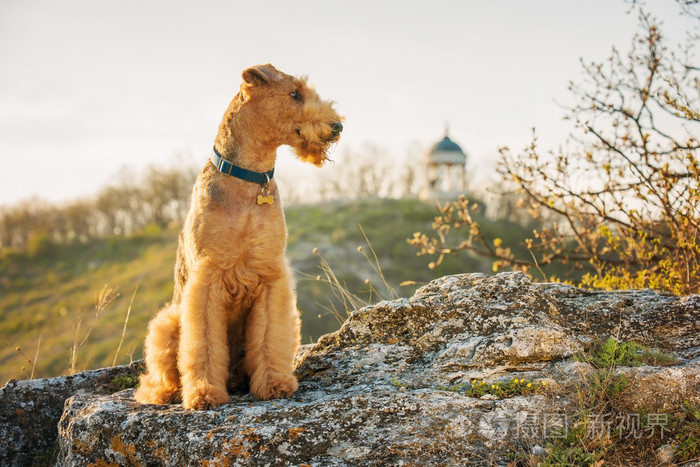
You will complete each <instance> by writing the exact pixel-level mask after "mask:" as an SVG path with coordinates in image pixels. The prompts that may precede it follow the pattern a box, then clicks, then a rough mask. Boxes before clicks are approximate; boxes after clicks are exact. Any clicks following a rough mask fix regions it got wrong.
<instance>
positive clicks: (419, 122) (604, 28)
mask: <svg viewBox="0 0 700 467" xmlns="http://www.w3.org/2000/svg"><path fill="white" fill-rule="evenodd" d="M645 4H646V7H647V9H648V10H649V11H651V12H652V13H654V14H655V15H656V16H657V17H658V18H660V19H661V20H662V21H663V27H662V32H664V33H666V36H667V37H668V39H669V41H670V42H671V43H676V42H679V41H681V40H682V39H683V38H684V31H686V30H688V29H689V27H690V23H689V20H688V19H686V18H684V17H681V16H679V14H678V8H677V6H676V3H675V2H673V1H672V0H647V1H646V2H645ZM629 11H630V4H629V3H626V2H625V1H623V0H586V1H582V0H576V1H573V0H527V1H526V0H491V1H485V0H483V1H478V0H455V1H447V0H431V1H426V0H421V1H415V0H401V1H383V0H368V1H367V0H352V1H343V2H340V1H334V0H314V1H304V0H299V1H281V0H280V1H265V0H260V1H254V2H253V1H238V0H229V1H223V0H198V1H184V0H167V1H162V0H157V1H156V0H99V1H95V0H61V1H56V0H0V206H2V205H9V204H12V203H16V202H18V201H19V200H24V199H28V198H32V197H39V198H41V199H44V200H48V201H52V202H64V201H69V200H74V199H77V198H79V197H86V196H90V195H91V194H93V193H96V192H97V191H98V190H99V189H100V188H101V187H103V186H105V185H106V184H109V183H114V182H115V180H118V179H119V177H120V175H119V174H120V173H123V172H124V169H125V168H128V169H129V173H138V171H139V170H143V169H144V168H145V167H147V166H151V165H157V166H164V167H165V166H172V165H187V166H202V165H203V164H204V163H206V160H207V157H208V156H209V154H210V151H211V146H212V144H213V141H214V137H215V135H216V131H217V129H218V126H219V123H220V120H221V117H222V115H223V112H224V110H225V109H226V107H227V106H228V103H229V101H230V100H231V98H232V97H233V96H234V95H235V94H236V92H237V91H238V88H239V86H240V83H241V72H242V71H243V70H244V69H245V68H246V67H248V66H250V65H255V64H262V63H268V62H269V63H272V64H273V65H275V66H276V67H277V68H279V69H280V70H282V71H284V72H286V73H289V74H293V75H308V76H309V81H310V82H311V83H313V84H314V85H315V87H316V89H317V91H318V92H319V94H320V95H321V97H322V98H325V99H331V100H333V101H335V102H336V105H337V109H338V111H339V112H340V113H341V114H342V115H344V116H345V118H346V120H345V129H344V131H343V136H342V138H341V141H340V143H339V144H338V146H337V147H336V149H335V151H336V153H337V154H338V155H339V156H338V157H340V156H342V154H343V153H344V152H345V153H349V152H353V153H357V152H361V151H362V148H364V147H367V146H368V145H371V146H373V147H376V148H380V149H381V151H380V152H381V154H382V157H386V158H388V159H390V160H394V161H396V164H397V165H398V164H401V163H403V160H404V159H408V160H410V161H412V162H415V161H417V160H419V158H418V157H416V154H420V153H421V152H424V151H426V150H428V149H429V148H430V147H431V146H432V145H433V144H434V143H435V142H437V141H438V140H440V139H441V138H442V136H443V135H444V133H445V128H446V126H449V134H450V137H451V138H452V139H453V140H455V141H456V142H457V143H459V144H460V145H461V147H462V148H463V149H464V151H465V152H466V153H467V154H468V156H469V158H468V165H467V168H468V171H469V172H470V174H471V178H472V179H475V178H476V179H482V180H489V179H490V178H491V177H492V174H493V171H494V167H495V165H496V163H497V161H498V148H499V147H502V146H508V147H510V148H512V149H514V150H518V149H521V148H523V147H525V146H526V145H527V144H528V143H529V142H530V138H531V134H532V128H533V127H536V128H537V134H538V140H539V144H540V147H543V148H556V147H558V146H560V145H562V144H563V143H564V142H565V140H566V138H567V135H568V134H569V132H570V131H571V130H572V126H571V122H568V121H564V120H563V119H562V117H563V116H564V113H565V111H564V109H563V106H565V105H566V104H567V102H570V101H571V100H572V98H571V97H570V95H569V93H568V91H567V86H568V83H569V81H572V80H573V81H577V80H579V79H581V65H580V60H581V59H583V60H585V61H586V62H590V61H603V60H604V59H605V58H607V57H608V56H609V54H610V51H611V48H612V46H617V47H618V48H619V49H620V50H623V51H626V50H628V49H629V47H630V44H631V40H632V36H633V34H634V33H635V32H637V31H639V26H638V20H637V14H636V13H634V12H632V13H629ZM277 167H278V169H277V172H276V174H279V173H283V174H286V176H287V178H286V179H287V180H293V181H294V183H304V180H306V178H305V177H304V176H301V175H300V176H297V174H302V175H303V174H305V173H307V171H309V170H321V171H332V170H334V167H333V166H332V165H331V166H328V167H326V168H323V169H315V168H312V167H305V166H302V163H301V162H298V161H294V159H293V156H292V155H291V152H289V151H288V150H284V149H283V150H280V151H279V152H278V164H277ZM336 169H337V168H336ZM321 173H323V172H321ZM292 174H293V177H292V178H290V175H292ZM122 176H123V175H122ZM283 178H284V176H283ZM310 179H311V178H309V180H310Z"/></svg>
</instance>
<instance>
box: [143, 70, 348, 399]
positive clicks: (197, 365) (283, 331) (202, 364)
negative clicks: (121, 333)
mask: <svg viewBox="0 0 700 467" xmlns="http://www.w3.org/2000/svg"><path fill="white" fill-rule="evenodd" d="M342 120H343V118H342V117H341V116H339V115H338V114H337V113H336V112H335V110H334V109H333V106H332V104H331V103H330V102H326V101H322V100H321V99H320V98H319V96H318V94H316V92H315V91H314V89H313V88H312V87H311V86H309V85H308V84H307V83H306V79H305V78H295V77H293V76H290V75H287V74H285V73H282V72H280V71H278V70H277V69H275V68H274V67H273V66H272V65H270V64H267V65H260V66H254V67H250V68H248V69H246V70H245V71H244V72H243V84H242V85H241V88H240V91H239V93H238V94H237V95H236V97H234V99H233V101H231V104H230V105H229V106H228V109H227V110H226V113H225V114H224V118H223V121H222V122H221V126H220V127H219V132H218V134H217V136H216V141H215V144H214V153H213V154H212V160H211V162H208V163H207V164H206V166H205V167H204V169H203V170H202V172H201V173H200V174H199V177H198V178H197V181H196V183H195V185H194V189H193V191H192V206H191V207H190V211H189V213H188V215H187V219H186V220H185V225H184V228H183V230H182V232H181V233H180V240H179V245H178V251H177V261H176V263H175V291H174V294H173V300H172V302H171V303H169V304H168V305H166V306H165V308H163V309H162V310H161V311H160V312H159V313H158V314H157V315H156V316H155V317H154V318H153V320H151V323H150V324H149V326H148V334H147V336H146V344H145V359H146V367H147V372H146V374H144V375H142V376H141V383H140V386H139V387H138V389H137V390H136V393H135V398H136V400H137V401H138V402H140V403H150V404H166V403H169V402H171V401H174V400H177V399H178V398H180V397H181V400H182V405H183V407H184V408H187V409H205V408H212V407H216V406H218V405H220V404H222V403H224V402H227V401H228V392H227V388H228V389H229V390H234V389H237V388H240V387H241V386H242V385H244V384H245V383H246V381H248V382H249V386H250V391H251V392H252V393H253V395H255V397H257V398H259V399H270V398H276V397H285V396H289V395H291V394H292V393H293V392H294V391H296V389H297V380H296V378H295V376H294V374H293V372H294V355H295V352H296V349H297V346H298V345H299V327H300V323H299V312H298V310H297V308H296V296H295V291H294V286H293V281H292V274H291V271H290V269H289V265H288V263H287V260H286V259H285V257H284V250H285V246H286V242H287V230H286V227H285V223H284V214H283V212H282V204H281V203H280V198H279V192H278V190H277V185H276V184H275V181H274V180H273V179H272V176H273V172H274V166H275V159H276V150H277V148H278V147H279V146H280V145H283V144H286V145H289V146H291V147H293V148H294V150H295V152H296V155H297V156H298V157H299V158H300V159H301V160H304V161H307V162H311V163H312V164H315V165H317V166H321V165H322V164H323V163H324V162H325V161H326V160H328V156H327V151H328V149H329V146H330V145H331V144H333V143H334V142H336V141H337V140H338V138H339V137H340V132H341V131H342V129H343V125H342V123H341V121H342Z"/></svg>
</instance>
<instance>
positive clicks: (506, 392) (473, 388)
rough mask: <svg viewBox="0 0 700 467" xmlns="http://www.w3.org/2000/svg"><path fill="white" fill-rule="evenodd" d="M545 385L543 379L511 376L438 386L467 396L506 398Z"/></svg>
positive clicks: (533, 391)
mask: <svg viewBox="0 0 700 467" xmlns="http://www.w3.org/2000/svg"><path fill="white" fill-rule="evenodd" d="M546 386H547V383H546V382H544V381H534V380H531V379H529V380H526V379H524V378H521V379H518V378H513V379H511V380H509V381H493V382H487V381H484V380H482V381H478V380H472V381H471V382H469V383H466V384H456V385H452V386H438V389H440V390H441V391H450V392H459V393H462V394H464V395H465V396H468V397H476V398H481V397H484V396H486V395H490V396H493V397H495V398H498V399H506V398H509V397H515V396H529V395H532V394H536V393H537V392H539V391H541V390H543V389H544V388H545V387H546Z"/></svg>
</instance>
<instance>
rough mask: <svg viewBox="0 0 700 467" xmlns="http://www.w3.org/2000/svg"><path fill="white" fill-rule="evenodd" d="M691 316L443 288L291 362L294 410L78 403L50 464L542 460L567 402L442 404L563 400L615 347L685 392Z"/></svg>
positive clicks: (672, 309)
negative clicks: (514, 386) (649, 359)
mask: <svg viewBox="0 0 700 467" xmlns="http://www.w3.org/2000/svg"><path fill="white" fill-rule="evenodd" d="M698 311H700V298H699V297H698V296H691V297H681V298H679V297H672V296H666V295H659V294H656V293H653V292H651V291H622V292H592V291H587V290H581V289H577V288H574V287H570V286H566V285H562V284H551V283H533V282H531V281H530V280H529V279H528V278H527V277H526V276H525V275H523V274H520V273H503V274H498V275H496V276H486V275H483V274H464V275H458V276H446V277H443V278H441V279H438V280H435V281H433V282H431V283H430V284H428V285H426V286H424V287H422V288H420V289H419V290H418V291H417V292H416V293H415V294H414V296H413V297H411V298H408V299H405V298H404V299H399V300H395V301H384V302H381V303H378V304H376V305H372V306H368V307H365V308H362V309H359V310H355V311H353V312H352V313H350V316H349V318H348V319H347V321H346V322H345V323H344V324H343V326H342V327H341V329H340V330H339V331H337V332H335V333H333V334H329V335H327V336H324V337H323V338H321V339H320V340H319V342H318V343H316V344H315V345H311V346H304V347H303V348H302V349H300V352H299V354H298V366H297V375H298V378H299V390H298V391H297V392H296V393H295V394H294V395H293V396H292V397H290V398H288V399H280V400H273V401H257V400H255V399H254V398H253V397H252V396H251V395H249V394H242V393H241V394H233V395H231V397H230V400H229V402H228V403H227V404H224V405H222V406H220V407H218V408H216V409H214V410H209V411H199V412H197V411H194V412H193V411H185V410H183V409H182V407H181V406H180V405H177V404H173V405H169V406H155V405H139V404H137V403H135V402H134V400H133V390H131V389H127V390H123V391H119V392H116V393H114V394H101V395H100V394H90V393H78V394H73V395H72V397H70V398H68V400H67V401H66V403H65V409H64V410H63V415H62V417H61V420H60V423H59V425H58V441H59V447H60V453H59V458H58V463H59V464H60V465H88V464H117V465H301V464H311V465H324V466H326V465H329V466H332V465H398V464H401V463H404V464H430V465H441V464H443V465H459V464H470V465H478V464H497V465H498V464H504V463H505V462H506V461H507V459H508V456H509V453H512V452H515V451H522V449H523V446H544V441H545V437H547V436H550V435H551V434H552V430H553V429H556V428H557V427H561V426H562V425H564V424H565V423H566V413H567V410H568V408H570V405H571V404H572V402H573V401H572V400H571V399H569V398H568V397H566V395H562V394H556V395H554V393H548V392H543V391H539V392H534V391H533V392H531V393H528V394H527V395H515V396H514V397H507V398H499V397H495V396H493V394H488V395H485V396H484V397H481V398H477V397H469V396H467V395H465V393H464V392H463V391H459V390H452V389H451V388H460V387H466V386H468V385H470V384H472V382H473V381H476V380H478V381H488V382H489V383H491V382H494V383H495V382H497V381H511V380H513V379H515V378H520V379H527V380H528V381H539V382H546V383H547V385H548V386H547V387H552V386H554V387H556V386H557V385H565V384H566V383H567V381H573V380H574V379H575V378H580V375H581V374H582V373H585V372H586V371H589V370H590V365H588V364H586V363H585V362H579V361H575V360H574V359H572V358H571V357H572V356H573V355H575V354H577V353H578V352H580V351H582V350H584V349H586V348H588V347H590V346H591V345H592V344H593V343H594V342H600V341H605V340H606V339H607V338H609V337H611V336H612V337H616V338H619V339H624V340H635V341H637V342H639V343H640V344H645V345H649V346H654V347H659V348H662V349H664V350H666V351H668V352H672V353H673V354H674V355H675V356H677V358H678V360H677V361H676V362H675V364H674V366H673V367H669V368H663V369H662V368H654V367H640V368H630V369H625V371H628V372H632V373H634V374H636V375H637V376H638V377H639V378H657V379H659V378H660V379H659V380H660V381H661V380H664V378H667V377H668V375H674V377H675V378H679V379H680V380H683V379H686V380H689V381H690V380H693V378H698V373H700V364H699V359H700V358H699V357H700V351H699V349H700V314H699V313H698ZM655 375H660V376H655ZM630 377H634V375H630ZM650 381H651V380H650ZM1 397H2V396H1V395H0V398H1ZM548 430H549V431H548Z"/></svg>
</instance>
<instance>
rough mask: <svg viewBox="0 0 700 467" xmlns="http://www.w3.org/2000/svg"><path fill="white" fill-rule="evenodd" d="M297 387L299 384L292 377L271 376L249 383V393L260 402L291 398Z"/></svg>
mask: <svg viewBox="0 0 700 467" xmlns="http://www.w3.org/2000/svg"><path fill="white" fill-rule="evenodd" d="M298 387H299V383H298V382H297V379H296V377H295V376H294V375H271V376H269V377H267V378H259V379H258V381H251V383H250V392H252V393H253V395H254V396H255V397H257V398H258V399H262V400H268V399H279V398H281V397H289V396H291V395H292V394H294V391H296V390H297V388H298Z"/></svg>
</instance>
